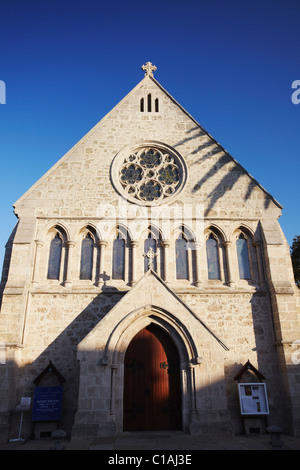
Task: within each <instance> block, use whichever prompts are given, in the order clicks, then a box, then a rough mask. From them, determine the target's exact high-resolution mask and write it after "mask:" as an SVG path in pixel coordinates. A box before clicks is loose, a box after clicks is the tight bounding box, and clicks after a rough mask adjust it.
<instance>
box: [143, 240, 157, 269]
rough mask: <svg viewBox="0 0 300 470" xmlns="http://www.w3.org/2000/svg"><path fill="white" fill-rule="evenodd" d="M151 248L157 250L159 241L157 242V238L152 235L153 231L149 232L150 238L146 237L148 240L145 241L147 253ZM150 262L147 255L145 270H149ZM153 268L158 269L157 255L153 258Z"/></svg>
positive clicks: (145, 251)
mask: <svg viewBox="0 0 300 470" xmlns="http://www.w3.org/2000/svg"><path fill="white" fill-rule="evenodd" d="M150 248H152V250H153V251H154V253H156V252H157V242H156V240H155V238H153V237H152V234H151V232H149V235H148V238H146V240H145V241H144V253H147V252H148V250H149V249H150ZM148 262H149V260H148V258H147V257H145V260H144V272H147V271H148ZM153 270H154V271H157V262H156V256H154V258H153Z"/></svg>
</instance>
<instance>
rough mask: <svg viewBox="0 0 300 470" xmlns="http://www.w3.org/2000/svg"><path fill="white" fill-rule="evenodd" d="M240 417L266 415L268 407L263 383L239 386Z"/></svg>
mask: <svg viewBox="0 0 300 470" xmlns="http://www.w3.org/2000/svg"><path fill="white" fill-rule="evenodd" d="M239 396H240V406H241V414H242V415H267V414H269V405H268V397H267V389H266V384H265V383H242V384H239Z"/></svg>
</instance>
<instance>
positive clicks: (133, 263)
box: [130, 240, 139, 286]
mask: <svg viewBox="0 0 300 470" xmlns="http://www.w3.org/2000/svg"><path fill="white" fill-rule="evenodd" d="M138 244H139V242H138V241H135V240H132V241H131V242H130V246H131V269H132V272H131V281H130V285H131V286H134V285H135V284H136V249H137V247H138Z"/></svg>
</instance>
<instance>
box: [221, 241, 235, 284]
mask: <svg viewBox="0 0 300 470" xmlns="http://www.w3.org/2000/svg"><path fill="white" fill-rule="evenodd" d="M223 245H224V246H225V252H226V264H227V273H228V286H229V287H233V286H234V280H233V277H232V265H231V245H232V242H231V241H229V240H227V241H225V242H223Z"/></svg>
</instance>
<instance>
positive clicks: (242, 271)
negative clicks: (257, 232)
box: [236, 232, 251, 279]
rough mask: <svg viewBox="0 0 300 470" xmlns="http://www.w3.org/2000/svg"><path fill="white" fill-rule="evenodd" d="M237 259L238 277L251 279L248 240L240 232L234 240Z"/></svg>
mask: <svg viewBox="0 0 300 470" xmlns="http://www.w3.org/2000/svg"><path fill="white" fill-rule="evenodd" d="M236 251H237V259H238V265H239V275H240V279H251V271H250V262H249V252H248V242H247V238H246V236H245V234H244V233H242V232H241V233H240V235H239V237H238V239H237V241H236Z"/></svg>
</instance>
